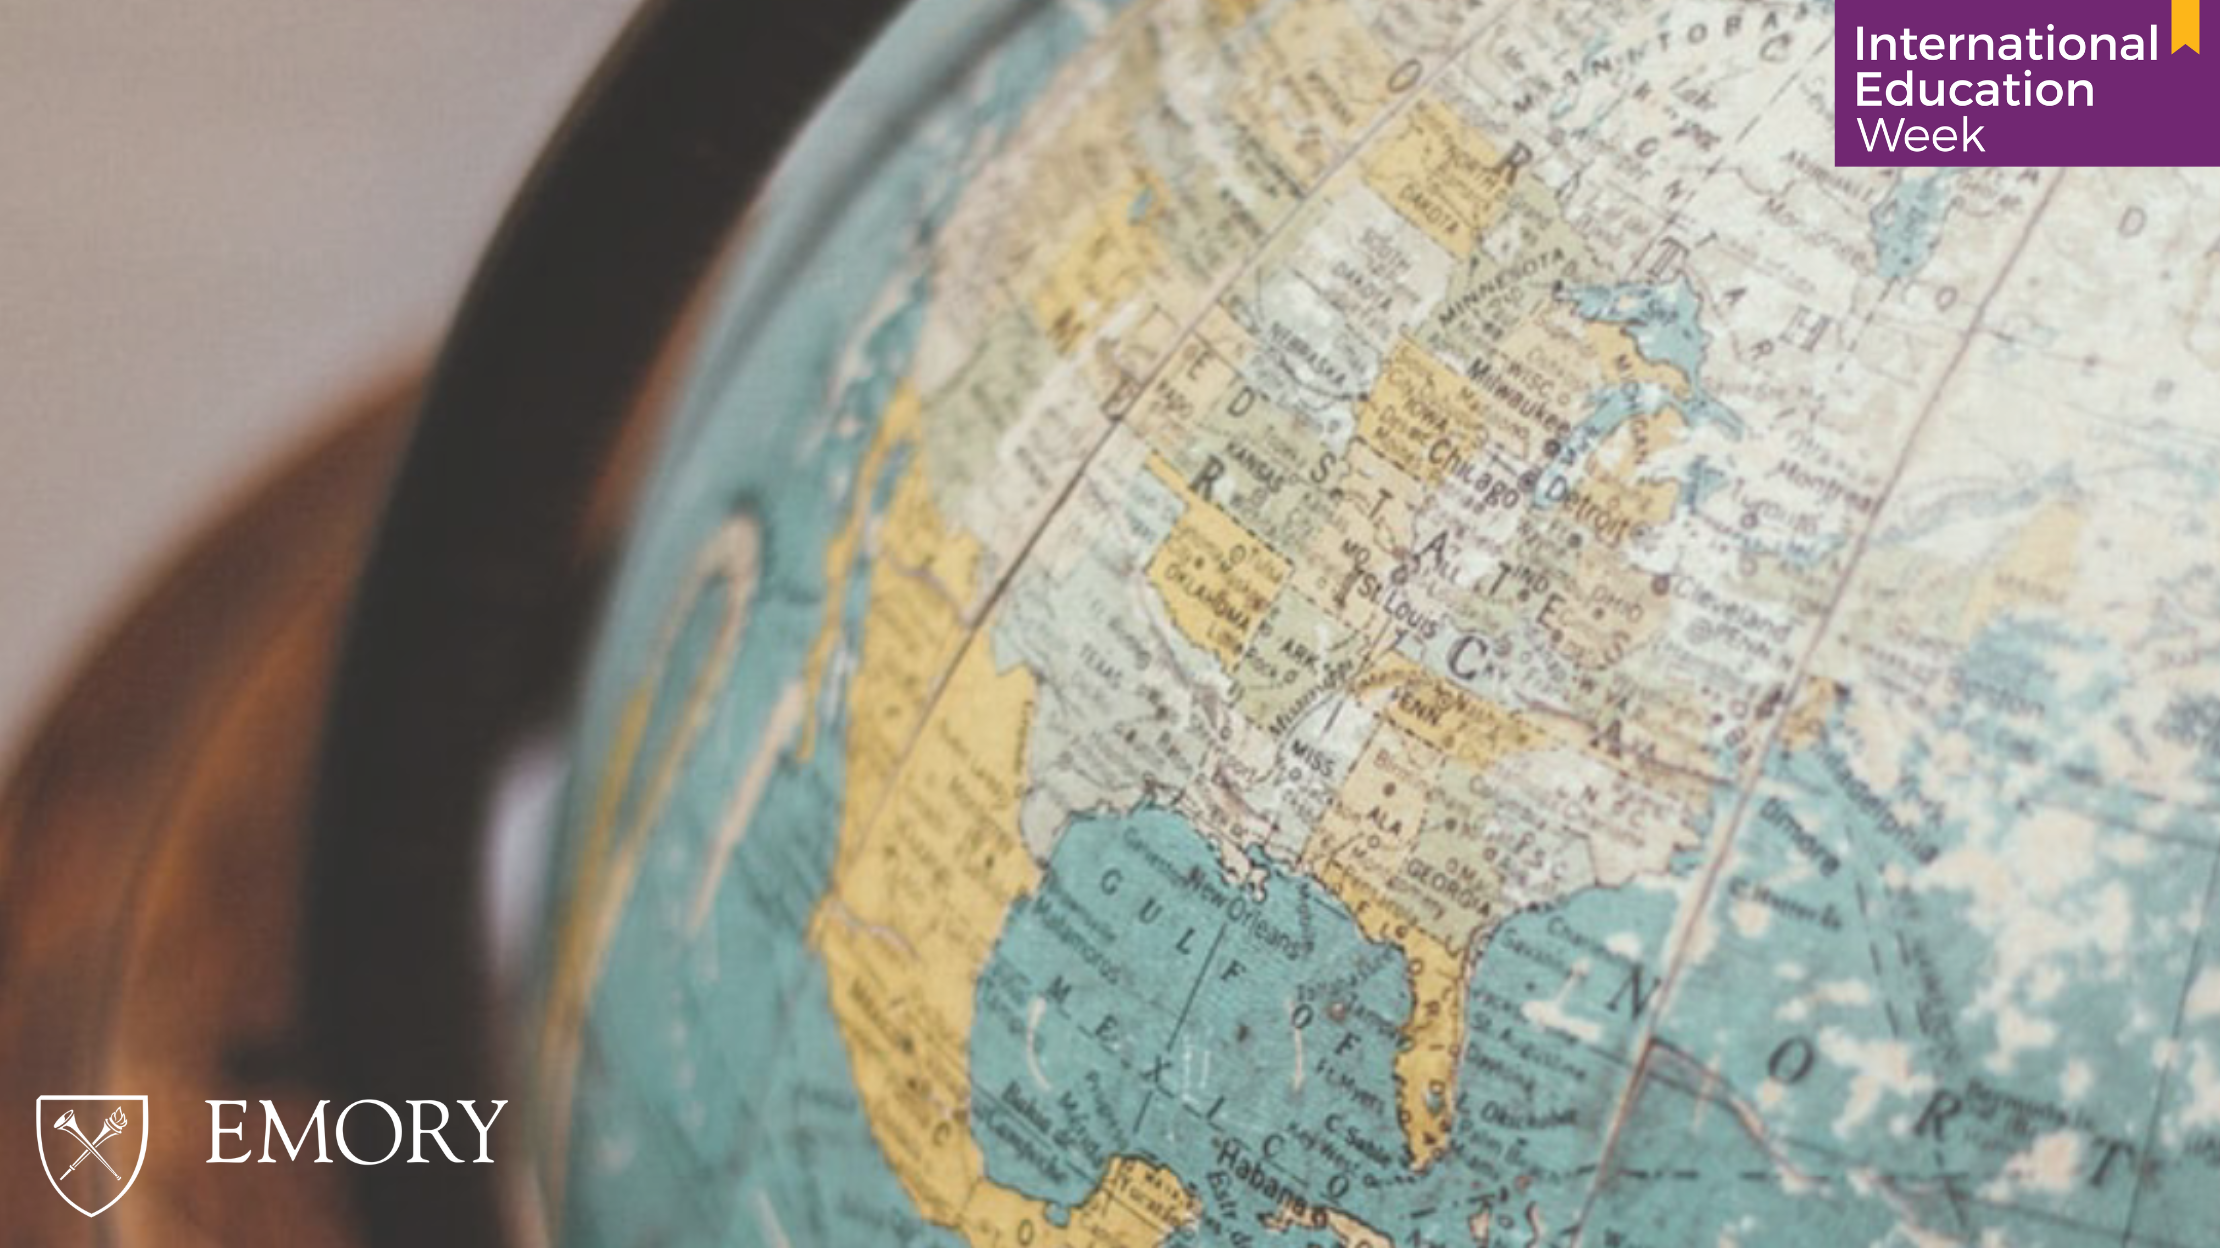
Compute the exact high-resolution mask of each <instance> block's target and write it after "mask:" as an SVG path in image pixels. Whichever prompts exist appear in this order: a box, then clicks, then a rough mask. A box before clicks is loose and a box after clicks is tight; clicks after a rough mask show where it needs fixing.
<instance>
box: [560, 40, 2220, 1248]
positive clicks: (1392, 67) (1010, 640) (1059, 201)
mask: <svg viewBox="0 0 2220 1248" xmlns="http://www.w3.org/2000/svg"><path fill="white" fill-rule="evenodd" d="M1834 37H1835V35H1834V13H1833V10H1832V7H1831V5H1828V4H1825V3H1801V2H1798V0H1781V2H1778V3H1773V2H1765V0H1602V2H1592V0H1569V2H1553V3H1540V2H1537V0H1132V2H1131V3H1124V4H1120V3H1115V2H1113V0H1062V2H1058V3H1040V4H1009V3H991V2H975V0H917V3H915V4H913V5H911V6H910V7H908V8H907V9H906V10H905V11H904V12H903V13H902V14H901V15H900V17H898V19H897V20H896V22H895V24H894V25H893V26H892V27H891V28H890V30H889V31H887V32H886V33H885V34H884V35H883V36H882V37H881V38H880V39H879V40H878V42H877V43H876V44H875V45H874V47H873V49H872V51H871V52H870V53H869V54H868V56H867V58H866V59H865V61H864V62H863V63H862V64H861V65H860V66H859V67H858V68H857V69H856V70H855V71H854V72H853V73H852V74H851V75H850V76H849V78H848V79H847V80H846V83H845V85H844V86H843V87H842V89H841V90H840V92H839V93H838V94H837V95H836V96H835V97H834V99H832V100H831V101H830V102H829V103H828V104H827V106H826V107H825V108H824V110H823V111H822V112H821V114H820V115H819V117H818V119H817V120H816V121H815V122H814V123H813V124H812V125H811V127H810V128H809V129H808V130H807V131H806V132H805V133H804V134H803V135H802V136H801V138H800V139H799V140H798V141H797V143H796V146H795V147H794V148H793V150H792V152H791V153H790V155H789V156H788V157H787V159H786V161H785V162H784V164H783V166H782V168H781V170H780V172H779V174H778V175H777V177H776V178H775V180H774V181H773V183H772V186H771V189H770V191H769V193H768V194H767V196H766V198H765V199H764V201H763V202H762V203H761V204H760V205H759V206H758V208H757V209H756V210H755V212H754V214H753V216H752V218H751V221H750V223H749V224H748V226H747V233H746V237H745V240H744V242H743V245H742V247H741V249H740V252H739V258H738V260H737V262H736V264H735V266H734V267H733V269H732V271H731V272H730V273H729V274H727V275H726V276H725V277H724V278H722V279H721V281H722V288H721V291H720V294H719V300H720V302H719V304H718V308H717V311H716V314H715V315H714V317H713V318H712V324H711V325H710V327H709V329H708V330H707V331H706V334H705V336H704V338H703V340H702V342H701V344H700V346H699V347H698V348H697V350H696V351H695V355H694V363H693V365H692V366H691V368H690V370H689V371H688V372H687V374H686V377H685V382H684V394H683V397H682V400H681V403H680V408H681V410H680V413H679V416H678V418H677V420H676V423H675V425H674V427H673V428H672V430H671V432H670V433H669V435H668V445H667V448H666V452H665V455H664V458H663V460H662V463H661V467H660V468H659V469H658V471H657V474H656V476H655V478H654V480H653V482H652V484H651V486H650V488H649V489H648V490H647V492H646V495H645V497H646V502H645V504H644V506H643V510H642V511H641V513H640V515H639V517H638V520H637V526H636V529H635V535H634V537H633V539H632V541H631V544H630V547H629V549H628V551H627V554H626V557H625V563H624V567H623V569H622V571H621V574H620V576H619V579H618V583H617V586H616V588H615V590H614V592H613V597H612V600H611V603H610V605H609V607H608V611H607V615H606V617H605V619H604V621H603V624H602V630H601V633H600V641H599V643H598V648H597V653H596V658H595V662H594V665H593V668H592V671H591V673H590V675H589V678H588V685H587V688H586V689H585V690H584V693H583V703H582V710H581V713H580V717H579V720H578V724H577V726H576V729H575V732H574V734H573V740H572V742H571V749H572V751H573V758H574V767H573V775H572V780H571V788H570V792H569V796H568V798H567V801H566V804H565V806H564V809H563V812H562V815H561V818H560V821H559V822H560V827H559V830H558V834H557V836H556V838H555V842H554V844H555V849H554V852H553V856H552V861H551V864H550V866H549V867H548V875H549V878H550V881H551V883H550V886H549V893H550V896H549V901H548V908H547V911H546V919H545V929H544V933H543V937H542V940H541V945H540V947H541V948H542V949H544V951H545V953H544V958H543V965H542V966H541V967H540V968H539V987H538V989H537V994H536V1004H535V1005H534V1007H533V1009H532V1011H531V1013H530V1020H529V1022H528V1024H527V1025H525V1026H524V1027H523V1028H522V1029H521V1030H520V1034H519V1042H518V1046H517V1047H518V1049H519V1050H520V1052H522V1054H523V1055H524V1056H523V1060H524V1063H525V1066H526V1069H527V1071H528V1075H529V1087H530V1089H531V1096H532V1099H531V1101H530V1108H529V1112H530V1113H532V1114H533V1115H534V1131H535V1135H536V1140H537V1143H538V1146H539V1150H540V1152H541V1154H542V1155H543V1157H544V1158H545V1167H544V1174H543V1176H542V1178H541V1188H542V1207H543V1208H544V1211H545V1212H544V1222H545V1224H546V1229H547V1230H548V1232H549V1233H550V1235H551V1237H552V1238H553V1239H554V1240H555V1241H556V1242H560V1243H569V1244H611V1245H617V1244H624V1245H632V1244H659V1245H679V1244H683V1245H695V1244H761V1245H768V1246H771V1248H787V1246H788V1245H830V1246H836V1248H847V1246H851V1245H875V1244H895V1245H933V1246H935V1248H956V1246H958V1245H971V1246H974V1248H1015V1246H1021V1245H1043V1246H1044V1248H1047V1246H1067V1245H1068V1246H1070V1248H1110V1246H1113V1245H1116V1246H1121V1248H1122V1246H1127V1245H1159V1244H1164V1245H1176V1246H1184V1245H1258V1246H1264V1245H1288V1246H1297V1245H1303V1246H1307V1245H1343V1246H1349V1248H1387V1246H1390V1245H1392V1246H1394V1248H1447V1246H1450V1245H1458V1246H1471V1245H1479V1246H1484V1248H1502V1246H1505V1245H1530V1244H1532V1245H1559V1246H1562V1245H1573V1244H1579V1245H1584V1246H1585V1248H1636V1246H1650V1248H1656V1246H1678V1245H1701V1246H1704V1248H1711V1246H1714V1245H1717V1246H1719V1248H1729V1246H1740V1248H1754V1246H1756V1245H1781V1244H1818V1245H1835V1244H1841V1245H1904V1246H1912V1245H1921V1246H1925V1245H1943V1244H1953V1245H1955V1244H1965V1245H1979V1246H1981V1248H2002V1246H2006V1245H2012V1246H2024V1245H2059V1246H2070V1245H2084V1244H2086V1245H2108V1246H2119V1245H2129V1244H2135V1245H2154V1246H2161V1248H2164V1246H2182V1248H2195V1246H2202V1245H2210V1244H2212V1243H2215V1242H2220V939H2216V938H2215V936H2214V934H2213V933H2211V932H2208V928H2209V927H2210V925H2211V920H2212V918H2213V916H2214V906H2215V892H2214V886H2215V882H2216V879H2220V876H2216V871H2220V818H2216V814H2220V806H2216V802H2220V788H2216V784H2220V178H2216V177H2215V176H2213V175H2211V174H2210V173H2209V172H2197V171H2183V170H2173V169H2149V170H2119V171H2098V170H2086V169H2073V170H2056V169H1961V170H1935V171H1926V170H1919V171H1897V170H1837V169H1836V168H1834V167H1833V165H1832V163H1831V161H1830V159H1829V157H1828V153H1829V151H1830V150H1831V148H1830V145H1831V142H1832V136H1833V131H1834V125H1833V116H1834V115H1833V104H1832V98H1833V68H1832V55H1831V47H1832V40H1833V39H1834Z"/></svg>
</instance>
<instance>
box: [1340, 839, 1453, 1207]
mask: <svg viewBox="0 0 2220 1248" xmlns="http://www.w3.org/2000/svg"><path fill="white" fill-rule="evenodd" d="M1312 874H1313V875H1315V876H1316V877H1317V879H1318V882H1319V883H1320V884H1323V885H1324V886H1325V887H1326V888H1327V889H1329V890H1331V891H1332V892H1333V894H1334V896H1335V897H1337V898H1339V899H1340V901H1341V904H1342V905H1344V906H1346V907H1348V909H1349V913H1350V915H1351V916H1353V917H1354V918H1355V919H1356V922H1357V928H1358V930H1360V931H1362V932H1363V933H1364V934H1365V936H1366V938H1367V939H1370V940H1376V941H1379V942H1381V943H1383V944H1391V945H1394V946H1395V947H1396V948H1397V949H1399V950H1401V951H1402V954H1403V963H1404V966H1405V973H1406V975H1407V977H1408V979H1409V983H1410V990H1411V1014H1410V1017H1409V1018H1407V1019H1405V1020H1404V1022H1403V1028H1402V1033H1401V1040H1402V1043H1401V1045H1400V1047H1398V1048H1397V1049H1396V1052H1395V1118H1396V1121H1397V1122H1399V1123H1400V1124H1402V1127H1403V1145H1404V1148H1405V1149H1406V1150H1407V1151H1408V1152H1409V1153H1410V1158H1411V1168H1412V1169H1414V1170H1422V1169H1424V1168H1426V1167H1427V1166H1430V1165H1432V1164H1433V1163H1434V1162H1435V1161H1437V1160H1439V1159H1440V1158H1441V1155H1442V1153H1444V1152H1445V1151H1447V1150H1448V1148H1449V1128H1450V1119H1451V1117H1452V1115H1453V1113H1454V1111H1455V1109H1456V1102H1455V1097H1454V1095H1453V1093H1454V1089H1455V1087H1456V1082H1457V1061H1458V1058H1459V1057H1460V1055H1461V1054H1462V1052H1463V1049H1464V1042H1465V1010H1464V1001H1465V972H1464V960H1463V959H1462V958H1460V957H1459V956H1458V955H1457V953H1456V951H1455V950H1452V949H1451V948H1450V947H1449V946H1448V945H1447V944H1446V943H1445V942H1443V941H1442V940H1441V939H1440V938H1439V937H1437V936H1435V935H1434V934H1433V933H1432V932H1430V931H1428V930H1427V929H1426V928H1424V927H1421V926H1420V925H1418V924H1417V923H1414V922H1411V921H1410V918H1409V916H1408V915H1407V914H1406V913H1405V912H1404V911H1403V910H1402V908H1401V907H1399V906H1397V905H1395V904H1394V903H1393V902H1392V901H1390V900H1389V899H1388V897H1387V896H1386V895H1385V894H1383V893H1382V892H1380V891H1379V890H1378V889H1377V888H1375V887H1373V885H1372V883H1371V881H1369V880H1367V879H1365V878H1363V877H1362V876H1361V875H1359V874H1358V873H1357V871H1355V870H1352V869H1351V868H1350V867H1348V866H1345V865H1344V864H1343V862H1342V861H1340V860H1335V861H1330V862H1326V863H1322V864H1320V865H1318V866H1317V867H1315V868H1313V871H1312Z"/></svg>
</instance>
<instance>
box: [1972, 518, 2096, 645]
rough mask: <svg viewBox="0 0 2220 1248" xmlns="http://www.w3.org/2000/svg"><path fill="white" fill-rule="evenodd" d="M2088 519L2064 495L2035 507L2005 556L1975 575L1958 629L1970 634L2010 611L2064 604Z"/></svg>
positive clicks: (2074, 575) (2051, 607)
mask: <svg viewBox="0 0 2220 1248" xmlns="http://www.w3.org/2000/svg"><path fill="white" fill-rule="evenodd" d="M2087 520H2088V516H2087V514H2086V513H2084V512H2083V511H2082V510H2081V508H2079V507H2077V506H2075V505H2074V504H2073V503H2070V502H2066V501H2063V500H2054V501H2052V502H2048V503H2045V504H2044V505H2043V506H2042V507H2041V508H2039V509H2037V510H2036V512H2035V514H2034V515H2032V516H2030V517H2029V518H2028V521H2027V523H2026V524H2025V525H2024V526H2022V527H2021V529H2020V531H2019V533H2018V535H2017V536H2015V537H2014V538H2013V539H2012V543H2011V545H2010V546H2009V547H2008V548H2007V549H2006V550H2005V552H2004V557H2003V558H2001V559H1998V560H1997V561H1996V562H1995V563H1994V564H1993V565H1991V566H1990V567H1988V568H1985V569H1983V570H1982V572H1981V574H1980V576H1979V577H1978V578H1977V579H1976V581H1975V584H1974V586H1973V590H1972V592H1971V593H1970V594H1968V595H1967V598H1966V605H1965V608H1964V611H1963V614H1962V615H1961V617H1960V619H1961V622H1960V624H1959V628H1958V632H1959V635H1960V636H1961V637H1963V638H1967V639H1971V638H1972V637H1973V636H1974V635H1975V634H1977V633H1979V632H1980V631H1981V630H1982V629H1984V628H1986V627H1988V626H1989V624H1990V623H1991V622H1993V621H1994V620H1995V619H1996V617H1997V616H1999V615H2002V614H2004V613H2006V612H2009V611H2014V610H2048V611H2056V610H2058V609H2060V608H2062V607H2064V606H2065V605H2066V601H2067V597H2068V595H2070V594H2071V593H2072V592H2073V587H2074V584H2075V582H2076V580H2077V577H2076V573H2077V571H2078V570H2079V566H2080V560H2079V556H2078V552H2079V550H2080V546H2081V531H2082V527H2083V526H2084V524H2085V523H2086V522H2087Z"/></svg>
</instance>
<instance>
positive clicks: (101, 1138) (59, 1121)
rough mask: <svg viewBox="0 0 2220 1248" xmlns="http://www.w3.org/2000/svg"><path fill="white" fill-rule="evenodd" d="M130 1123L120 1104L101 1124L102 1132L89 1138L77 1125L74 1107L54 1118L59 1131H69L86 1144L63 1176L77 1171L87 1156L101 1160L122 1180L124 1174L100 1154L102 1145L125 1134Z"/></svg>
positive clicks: (109, 1170)
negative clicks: (117, 1171)
mask: <svg viewBox="0 0 2220 1248" xmlns="http://www.w3.org/2000/svg"><path fill="white" fill-rule="evenodd" d="M130 1125H131V1120H130V1119H129V1118H127V1117H125V1116H124V1113H123V1107H122V1106H120V1105H119V1106H117V1107H116V1112H114V1113H112V1114H110V1115H108V1120H107V1121H106V1122H103V1123H101V1124H100V1134H99V1135H98V1136H96V1137H94V1138H93V1139H89V1140H88V1139H86V1138H85V1133H84V1132H83V1131H82V1130H80V1129H79V1128H78V1126H77V1111H76V1110H74V1109H72V1110H65V1111H64V1112H63V1113H62V1116H61V1117H59V1118H56V1119H55V1120H54V1127H55V1129H56V1130H58V1131H67V1132H69V1133H70V1134H71V1135H73V1136H76V1137H77V1142H78V1143H80V1144H82V1145H84V1146H85V1151H84V1152H82V1153H79V1154H77V1160H75V1161H73V1162H71V1163H69V1169H67V1170H64V1171H62V1178H64V1179H66V1178H68V1177H69V1176H70V1175H72V1174H74V1173H76V1171H77V1167H79V1166H81V1165H84V1164H85V1158H87V1157H90V1158H92V1159H93V1160H95V1161H97V1162H99V1163H100V1166H101V1168H102V1169H104V1170H106V1171H107V1172H108V1173H110V1174H115V1175H116V1178H117V1179H118V1180H119V1181H120V1180H121V1179H122V1178H123V1176H122V1175H120V1174H116V1168H115V1167H114V1166H111V1165H109V1164H108V1159H107V1158H106V1157H103V1156H101V1155H100V1146H101V1145H103V1144H105V1143H107V1142H108V1137H110V1136H113V1135H121V1134H123V1131H124V1128H126V1127H128V1126H130ZM57 1181H58V1180H57Z"/></svg>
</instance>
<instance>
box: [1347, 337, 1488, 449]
mask: <svg viewBox="0 0 2220 1248" xmlns="http://www.w3.org/2000/svg"><path fill="white" fill-rule="evenodd" d="M1486 423H1487V415H1486V409H1485V407H1484V406H1483V404H1482V401H1481V398H1480V392H1479V391H1478V390H1476V389H1474V388H1473V386H1472V383H1471V382H1468V381H1466V380H1465V379H1464V378H1463V377H1461V376H1459V375H1458V374H1457V372H1456V370H1454V369H1452V368H1450V367H1449V366H1448V365H1447V364H1444V363H1442V362H1441V361H1440V360H1438V359H1435V358H1434V356H1433V354H1432V353H1431V352H1429V351H1427V350H1426V349H1425V348H1424V347H1421V346H1419V345H1418V344H1417V343H1414V342H1412V341H1410V340H1409V339H1407V338H1406V339H1404V340H1402V341H1401V342H1398V343H1397V344H1396V347H1395V354H1394V355H1392V356H1390V357H1388V362H1387V366H1386V367H1385V368H1384V369H1382V370H1381V372H1380V379H1379V381H1378V382H1376V383H1374V385H1373V387H1372V392H1371V393H1370V394H1369V395H1367V396H1366V397H1365V400H1364V402H1363V403H1362V404H1361V405H1359V406H1358V408H1357V432H1358V434H1359V435H1360V436H1362V437H1363V438H1364V440H1365V441H1366V442H1367V443H1369V444H1370V445H1371V446H1372V448H1373V449H1374V450H1377V451H1378V452H1380V454H1381V455H1382V456H1383V457H1385V458H1386V459H1387V460H1388V462H1390V463H1392V464H1394V465H1395V466H1396V467H1398V468H1401V469H1402V470H1403V471H1404V472H1406V473H1408V474H1410V476H1411V477H1412V479H1414V480H1416V481H1419V482H1421V483H1422V484H1425V485H1433V484H1435V483H1437V482H1439V481H1440V480H1441V479H1442V476H1443V474H1445V473H1446V472H1448V470H1449V467H1450V465H1451V464H1452V463H1453V462H1455V459H1456V458H1457V457H1458V456H1463V457H1465V458H1468V459H1470V458H1477V457H1478V456H1479V454H1480V452H1481V451H1482V450H1483V449H1485V447H1486V436H1485V432H1484V430H1485V428H1486Z"/></svg>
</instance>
